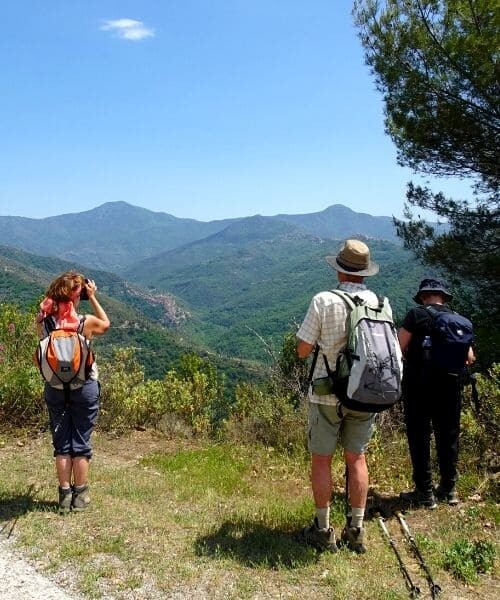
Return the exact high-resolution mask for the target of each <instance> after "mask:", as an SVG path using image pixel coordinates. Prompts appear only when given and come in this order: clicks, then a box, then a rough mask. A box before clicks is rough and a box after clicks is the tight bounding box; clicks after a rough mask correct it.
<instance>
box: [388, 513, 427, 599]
mask: <svg viewBox="0 0 500 600" xmlns="http://www.w3.org/2000/svg"><path fill="white" fill-rule="evenodd" d="M378 522H379V525H380V527H381V529H382V531H383V533H384V536H385V538H386V539H387V541H388V542H389V544H390V546H391V548H392V549H393V550H394V554H395V555H396V558H397V559H398V564H399V568H400V570H401V573H403V577H404V579H405V583H406V586H407V587H408V590H409V592H410V598H417V596H419V595H420V588H419V587H418V586H417V585H415V584H414V583H413V581H412V578H411V576H410V573H409V572H408V569H407V568H406V566H405V564H404V562H403V559H402V558H401V554H399V551H398V549H397V547H396V544H395V543H394V540H393V539H392V537H391V534H390V533H389V530H388V529H387V526H386V524H385V521H384V518H383V517H382V515H380V514H379V516H378Z"/></svg>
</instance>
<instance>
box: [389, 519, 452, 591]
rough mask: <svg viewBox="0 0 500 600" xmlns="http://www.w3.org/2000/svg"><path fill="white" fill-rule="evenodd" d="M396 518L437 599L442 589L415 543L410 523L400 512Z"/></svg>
mask: <svg viewBox="0 0 500 600" xmlns="http://www.w3.org/2000/svg"><path fill="white" fill-rule="evenodd" d="M396 517H397V518H398V521H399V523H400V525H401V528H402V530H403V533H404V535H405V537H406V539H407V540H408V542H409V543H410V546H411V548H412V550H413V553H414V554H415V557H416V559H417V560H418V562H419V564H420V566H421V567H422V569H423V571H424V572H425V578H426V579H427V583H428V584H429V589H430V591H431V596H432V598H436V596H437V595H438V594H439V593H440V592H441V587H440V586H439V585H438V584H437V583H436V582H435V581H434V579H433V578H432V575H431V572H430V570H429V567H428V566H427V564H426V562H425V560H424V557H423V556H422V554H421V552H420V550H419V548H418V546H417V542H416V541H415V538H414V537H413V536H412V534H411V532H410V528H409V527H408V523H407V522H406V519H405V518H404V517H403V514H402V513H401V512H400V511H399V510H398V511H396Z"/></svg>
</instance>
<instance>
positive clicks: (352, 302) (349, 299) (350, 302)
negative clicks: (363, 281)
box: [330, 289, 364, 310]
mask: <svg viewBox="0 0 500 600" xmlns="http://www.w3.org/2000/svg"><path fill="white" fill-rule="evenodd" d="M330 291H331V292H332V294H335V295H336V296H339V298H342V300H343V301H344V302H345V303H346V304H347V306H348V307H349V308H350V309H351V310H353V309H354V308H355V307H356V306H360V305H361V304H363V303H364V300H363V299H362V298H360V297H359V296H352V295H351V294H349V293H348V292H344V290H337V289H335V290H330Z"/></svg>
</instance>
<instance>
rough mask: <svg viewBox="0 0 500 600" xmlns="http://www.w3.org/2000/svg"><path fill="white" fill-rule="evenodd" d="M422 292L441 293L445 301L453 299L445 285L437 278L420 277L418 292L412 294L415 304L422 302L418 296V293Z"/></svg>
mask: <svg viewBox="0 0 500 600" xmlns="http://www.w3.org/2000/svg"><path fill="white" fill-rule="evenodd" d="M422 292H434V293H438V294H443V296H444V298H445V301H446V302H449V301H450V300H452V299H453V296H452V295H451V294H450V292H449V291H448V290H447V289H446V285H445V284H444V283H443V282H442V281H440V280H439V279H431V278H428V279H422V281H421V282H420V285H419V287H418V292H417V293H416V295H415V296H413V300H415V302H416V303H417V304H422V299H421V298H420V294H421V293H422Z"/></svg>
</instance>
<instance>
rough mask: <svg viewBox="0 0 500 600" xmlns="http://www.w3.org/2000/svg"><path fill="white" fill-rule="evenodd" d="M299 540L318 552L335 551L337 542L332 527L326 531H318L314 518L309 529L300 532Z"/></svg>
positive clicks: (316, 521)
mask: <svg viewBox="0 0 500 600" xmlns="http://www.w3.org/2000/svg"><path fill="white" fill-rule="evenodd" d="M299 539H300V540H301V541H302V542H304V543H306V544H309V546H313V547H314V548H316V549H317V550H320V551H323V550H328V551H329V552H336V551H337V540H336V538H335V532H334V531H333V529H332V527H329V528H328V529H320V528H319V527H318V520H317V519H316V518H314V522H313V524H312V525H310V526H309V527H304V529H303V530H302V531H301V532H300V535H299Z"/></svg>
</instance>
